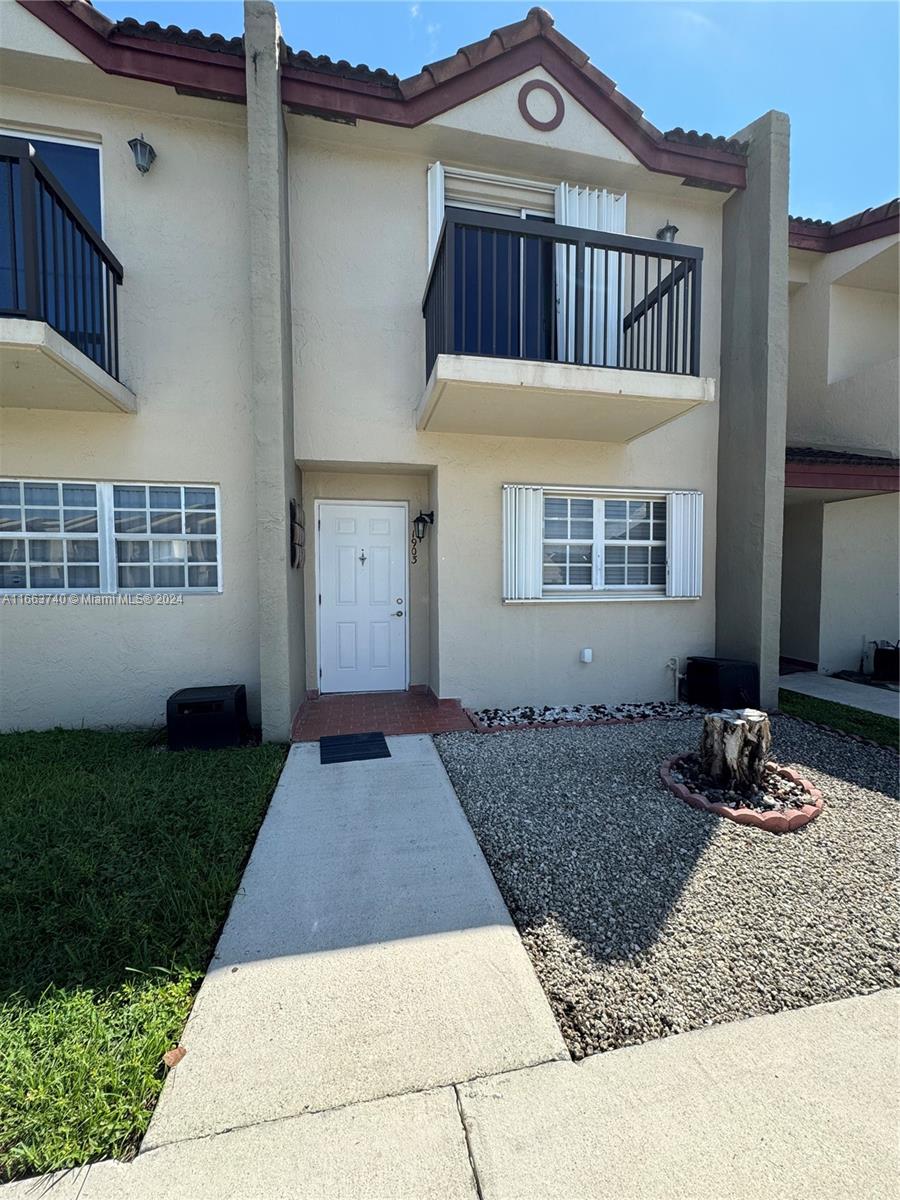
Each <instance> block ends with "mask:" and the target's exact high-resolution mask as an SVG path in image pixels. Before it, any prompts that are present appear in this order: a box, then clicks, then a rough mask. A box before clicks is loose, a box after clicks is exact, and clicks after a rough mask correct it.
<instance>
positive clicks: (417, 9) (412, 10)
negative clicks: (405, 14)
mask: <svg viewBox="0 0 900 1200" xmlns="http://www.w3.org/2000/svg"><path fill="white" fill-rule="evenodd" d="M421 11H422V8H421V5H419V4H411V5H410V6H409V15H410V16H411V17H412V19H413V20H415V19H416V17H417V16H419V14H420V13H421Z"/></svg>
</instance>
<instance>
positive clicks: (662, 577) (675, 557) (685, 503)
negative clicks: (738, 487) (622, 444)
mask: <svg viewBox="0 0 900 1200" xmlns="http://www.w3.org/2000/svg"><path fill="white" fill-rule="evenodd" d="M702 559H703V495H702V493H701V492H683V491H679V492H663V491H655V492H646V493H643V494H641V493H640V492H628V491H621V492H620V491H613V490H612V489H600V488H598V489H590V488H581V489H578V490H577V491H574V490H573V491H572V492H571V493H566V491H565V490H561V489H556V488H554V489H549V488H542V487H539V486H536V485H531V484H529V485H514V484H507V485H505V486H504V488H503V599H504V600H506V601H515V600H540V599H557V600H558V599H573V600H577V599H579V598H582V599H603V598H608V599H611V598H615V599H629V598H634V599H641V598H651V597H660V598H662V597H670V598H681V599H688V598H695V597H699V596H700V595H701V591H702Z"/></svg>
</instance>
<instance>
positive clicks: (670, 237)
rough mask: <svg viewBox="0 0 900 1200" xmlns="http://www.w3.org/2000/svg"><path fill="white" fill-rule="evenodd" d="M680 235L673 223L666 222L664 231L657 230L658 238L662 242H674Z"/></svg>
mask: <svg viewBox="0 0 900 1200" xmlns="http://www.w3.org/2000/svg"><path fill="white" fill-rule="evenodd" d="M677 234H678V226H677V225H673V224H672V222H671V221H666V223H665V225H663V227H662V229H657V231H656V237H657V240H658V241H660V242H674V241H675V238H676V236H677Z"/></svg>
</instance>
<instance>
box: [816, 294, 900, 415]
mask: <svg viewBox="0 0 900 1200" xmlns="http://www.w3.org/2000/svg"><path fill="white" fill-rule="evenodd" d="M897 316H898V306H897V293H896V292H877V291H874V290H873V289H872V288H861V287H847V286H846V285H842V284H839V283H834V284H832V285H831V304H830V311H829V333H828V382H829V383H835V382H836V381H837V380H840V379H848V378H849V377H850V376H852V375H855V374H856V373H857V371H861V370H864V369H865V368H866V367H870V366H876V365H878V364H879V363H883V362H890V361H891V360H893V361H894V362H896V360H897V328H898V327H897ZM894 398H895V399H896V396H895V397H894Z"/></svg>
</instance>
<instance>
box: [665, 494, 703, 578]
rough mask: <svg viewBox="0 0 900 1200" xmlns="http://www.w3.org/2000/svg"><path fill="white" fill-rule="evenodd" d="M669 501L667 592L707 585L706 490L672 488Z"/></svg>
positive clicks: (667, 517)
mask: <svg viewBox="0 0 900 1200" xmlns="http://www.w3.org/2000/svg"><path fill="white" fill-rule="evenodd" d="M668 501H669V503H668V504H667V505H666V595H667V596H699V595H700V594H701V591H702V588H703V493H702V492H670V493H669V496H668Z"/></svg>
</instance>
